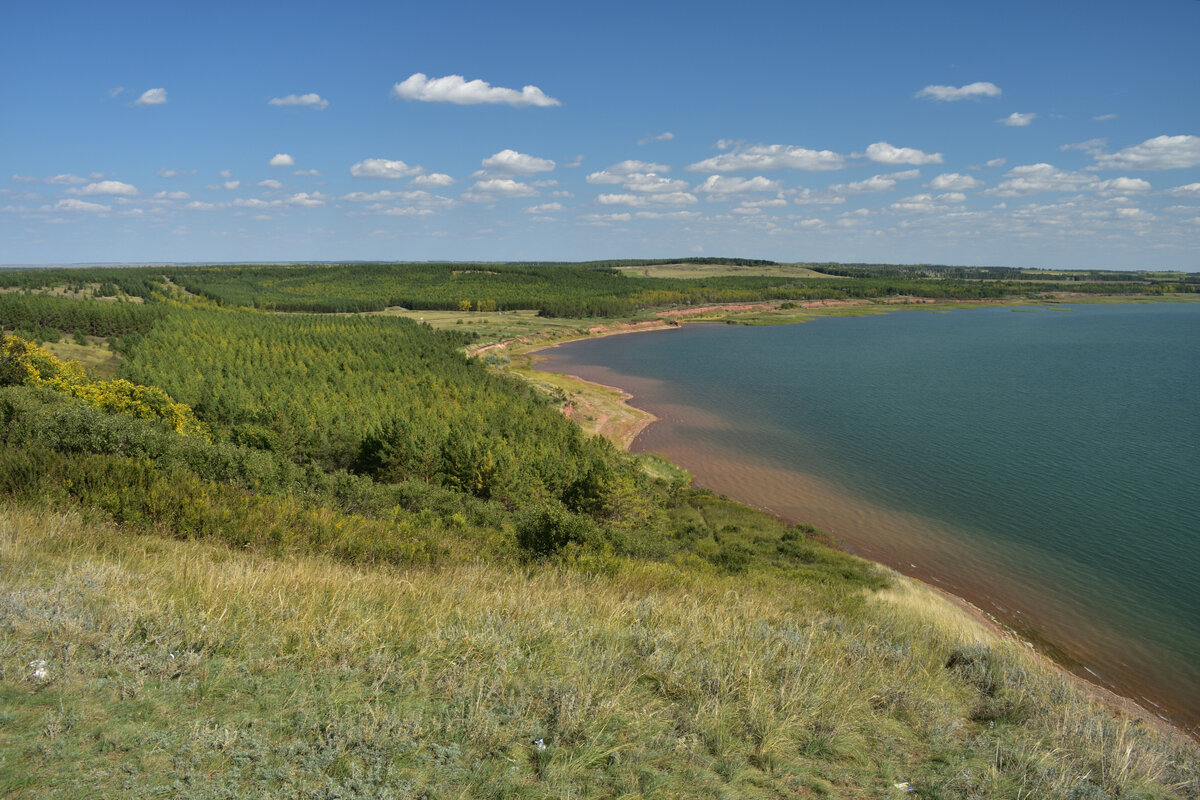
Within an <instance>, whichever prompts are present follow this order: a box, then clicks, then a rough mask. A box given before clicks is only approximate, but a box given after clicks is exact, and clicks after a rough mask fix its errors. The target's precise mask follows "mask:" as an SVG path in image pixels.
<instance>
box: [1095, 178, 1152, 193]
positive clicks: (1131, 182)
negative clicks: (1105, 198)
mask: <svg viewBox="0 0 1200 800" xmlns="http://www.w3.org/2000/svg"><path fill="white" fill-rule="evenodd" d="M1087 188H1089V189H1094V190H1095V191H1097V192H1100V193H1101V194H1125V193H1127V192H1148V191H1150V190H1151V189H1152V188H1154V187H1152V186H1151V185H1150V182H1149V181H1144V180H1142V179H1141V178H1125V177H1121V178H1113V179H1112V180H1107V181H1100V182H1099V183H1097V184H1094V185H1091V186H1088V187H1087Z"/></svg>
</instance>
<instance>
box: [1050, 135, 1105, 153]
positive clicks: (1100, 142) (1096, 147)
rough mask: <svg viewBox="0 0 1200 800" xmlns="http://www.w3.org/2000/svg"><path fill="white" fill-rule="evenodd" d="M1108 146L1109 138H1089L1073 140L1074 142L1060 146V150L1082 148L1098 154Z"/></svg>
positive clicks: (1086, 151)
mask: <svg viewBox="0 0 1200 800" xmlns="http://www.w3.org/2000/svg"><path fill="white" fill-rule="evenodd" d="M1106 146H1108V140H1107V139H1088V140H1087V141H1086V142H1073V143H1072V144H1064V145H1062V146H1061V147H1059V148H1058V149H1059V150H1064V151H1065V150H1082V151H1083V152H1085V153H1090V154H1092V155H1098V154H1100V153H1102V152H1104V148H1105V147H1106Z"/></svg>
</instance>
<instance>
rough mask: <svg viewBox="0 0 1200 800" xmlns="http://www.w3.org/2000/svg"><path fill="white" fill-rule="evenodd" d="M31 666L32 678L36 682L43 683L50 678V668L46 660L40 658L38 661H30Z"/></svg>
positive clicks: (30, 676)
mask: <svg viewBox="0 0 1200 800" xmlns="http://www.w3.org/2000/svg"><path fill="white" fill-rule="evenodd" d="M29 668H30V669H31V670H33V672H31V673H30V674H29V679H30V680H32V681H35V682H36V683H43V682H45V681H48V680H50V670H48V669H46V662H45V661H44V660H43V659H40V658H39V659H38V660H37V661H30V662H29Z"/></svg>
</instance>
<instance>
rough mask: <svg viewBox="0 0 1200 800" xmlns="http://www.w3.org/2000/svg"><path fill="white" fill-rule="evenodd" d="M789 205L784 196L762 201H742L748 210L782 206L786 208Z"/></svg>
mask: <svg viewBox="0 0 1200 800" xmlns="http://www.w3.org/2000/svg"><path fill="white" fill-rule="evenodd" d="M787 203H788V201H787V200H786V199H784V197H783V195H777V196H775V197H769V198H765V199H762V200H743V201H742V205H743V206H745V207H746V208H779V207H780V206H786V205H787Z"/></svg>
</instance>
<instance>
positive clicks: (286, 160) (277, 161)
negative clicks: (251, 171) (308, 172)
mask: <svg viewBox="0 0 1200 800" xmlns="http://www.w3.org/2000/svg"><path fill="white" fill-rule="evenodd" d="M267 163H268V164H269V165H270V166H272V167H294V166H296V159H294V158H292V157H291V156H289V155H288V154H287V153H276V154H275V155H273V156H272V157H271V160H270V161H268V162H267Z"/></svg>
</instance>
